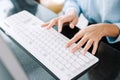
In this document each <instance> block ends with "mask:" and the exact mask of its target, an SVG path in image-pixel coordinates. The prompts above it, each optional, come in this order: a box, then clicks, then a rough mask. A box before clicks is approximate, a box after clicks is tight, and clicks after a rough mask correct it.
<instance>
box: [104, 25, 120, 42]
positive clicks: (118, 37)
mask: <svg viewBox="0 0 120 80" xmlns="http://www.w3.org/2000/svg"><path fill="white" fill-rule="evenodd" d="M114 24H115V25H117V26H118V28H119V29H120V23H114ZM106 38H107V40H108V42H109V43H111V44H113V43H116V42H119V41H120V33H119V35H118V36H117V37H114V38H113V37H106Z"/></svg>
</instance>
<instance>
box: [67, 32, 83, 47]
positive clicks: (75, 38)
mask: <svg viewBox="0 0 120 80" xmlns="http://www.w3.org/2000/svg"><path fill="white" fill-rule="evenodd" d="M82 36H83V35H82V33H80V31H79V32H78V33H77V34H76V35H75V36H74V37H73V38H72V39H71V40H70V41H69V42H68V43H67V44H66V47H69V46H71V45H72V44H73V43H75V42H76V41H78V40H79V39H80V38H81V37H82Z"/></svg>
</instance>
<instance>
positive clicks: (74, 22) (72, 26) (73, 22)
mask: <svg viewBox="0 0 120 80" xmlns="http://www.w3.org/2000/svg"><path fill="white" fill-rule="evenodd" d="M77 22H78V19H77V18H75V19H73V21H72V22H71V23H70V24H69V26H70V28H71V29H74V27H75V25H76V24H77Z"/></svg>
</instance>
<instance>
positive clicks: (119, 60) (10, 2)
mask: <svg viewBox="0 0 120 80" xmlns="http://www.w3.org/2000/svg"><path fill="white" fill-rule="evenodd" d="M3 3H4V5H3ZM0 4H2V5H3V6H2V8H1V9H0V20H3V19H5V18H6V17H7V16H10V15H12V14H14V13H16V12H19V11H22V10H27V11H29V12H31V13H32V14H33V15H35V16H36V17H38V18H40V19H41V20H43V21H45V22H46V21H49V20H50V19H52V18H54V17H57V15H56V14H55V13H53V12H51V11H50V10H48V9H46V8H44V7H43V6H41V5H40V4H37V3H35V2H34V1H32V0H0ZM66 31H67V29H66ZM66 31H64V32H63V34H65V35H66ZM76 31H78V29H75V31H73V33H71V31H69V34H71V35H68V37H69V38H70V37H72V36H73V35H74V34H75V32H76ZM0 35H2V36H3V37H4V39H5V40H6V42H7V43H8V45H9V46H10V48H11V49H12V51H13V52H14V54H15V55H16V57H17V59H18V60H19V62H20V63H21V65H22V67H23V69H24V70H25V72H26V74H27V75H28V77H29V79H30V80H55V79H54V77H53V76H51V75H50V74H49V73H48V72H47V71H46V70H45V69H43V68H42V67H41V65H40V63H39V62H38V61H36V60H34V58H33V57H32V56H30V55H29V54H27V52H26V51H25V50H24V49H23V48H21V47H20V46H19V45H17V44H16V43H15V42H14V41H13V40H11V38H9V37H8V36H6V35H5V34H4V33H3V32H2V31H1V30H0ZM104 54H106V55H104ZM113 54H114V55H113ZM96 56H98V57H99V58H100V62H99V64H98V65H97V66H96V67H94V68H92V69H91V70H90V72H86V73H85V74H84V75H83V76H81V77H80V78H79V79H78V80H96V79H94V78H100V77H104V76H107V75H108V76H111V75H112V74H114V75H112V78H115V77H116V76H118V75H117V73H119V72H118V71H119V67H120V51H118V50H116V49H113V48H112V47H110V46H108V45H107V44H105V43H102V42H101V43H100V45H99V48H98V52H97V55H96ZM106 57H107V59H106ZM106 63H107V66H106V65H105V64H106ZM113 65H114V66H113ZM108 67H109V69H107V68H108ZM101 68H102V70H100V69H101ZM113 68H115V69H114V70H113ZM103 72H105V73H104V74H106V75H104V74H103V75H101V74H100V73H103ZM108 72H112V73H110V74H108ZM89 73H90V74H92V75H89ZM96 74H97V75H96ZM98 75H99V76H100V77H99V76H98ZM105 78H106V80H111V77H108V78H107V77H105ZM109 78H110V79H109ZM119 79H120V78H119V76H118V80H119ZM0 80H12V78H11V76H10V75H9V74H8V72H7V71H6V69H5V67H4V66H3V65H2V62H1V61H0ZM97 80H98V79H97ZM100 80H102V79H100ZM112 80H115V79H112ZM116 80H117V79H116Z"/></svg>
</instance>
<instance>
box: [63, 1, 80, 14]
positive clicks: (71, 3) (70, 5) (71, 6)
mask: <svg viewBox="0 0 120 80" xmlns="http://www.w3.org/2000/svg"><path fill="white" fill-rule="evenodd" d="M70 10H74V11H76V12H77V14H78V16H79V15H80V13H81V11H80V8H79V5H78V4H77V2H74V1H66V2H65V4H64V7H63V10H62V11H63V13H64V14H67V13H68V12H69V11H70Z"/></svg>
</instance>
